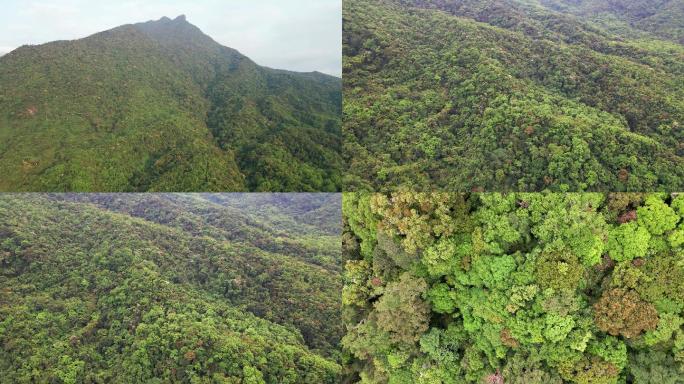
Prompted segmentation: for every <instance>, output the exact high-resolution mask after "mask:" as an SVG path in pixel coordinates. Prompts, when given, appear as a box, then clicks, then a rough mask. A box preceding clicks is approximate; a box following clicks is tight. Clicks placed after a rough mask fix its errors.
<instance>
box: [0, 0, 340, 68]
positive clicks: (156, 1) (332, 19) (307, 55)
mask: <svg viewBox="0 0 684 384" xmlns="http://www.w3.org/2000/svg"><path fill="white" fill-rule="evenodd" d="M3 5H4V7H3V8H4V9H3V12H2V13H1V14H0V56H2V55H4V54H6V53H9V52H11V51H12V50H14V49H16V48H18V47H20V46H22V45H38V44H44V43H48V42H51V41H56V40H75V39H81V38H84V37H87V36H90V35H92V34H94V33H97V32H101V31H105V30H109V29H112V28H115V27H117V26H120V25H123V24H134V23H139V22H145V21H149V20H159V19H160V18H162V17H164V16H166V17H169V18H171V19H174V18H176V17H177V16H179V15H185V16H186V17H187V20H188V22H190V23H192V24H194V25H195V26H197V27H198V28H200V29H201V30H202V31H203V32H204V33H206V34H207V35H209V36H210V37H212V38H213V39H214V40H216V41H217V42H218V43H220V44H222V45H225V46H227V47H230V48H234V49H237V50H238V51H240V52H241V53H243V54H245V55H246V56H248V57H249V58H251V59H252V60H254V61H255V62H257V63H258V64H260V65H264V66H268V67H272V68H278V69H286V70H291V71H298V72H312V71H319V72H323V73H326V74H330V75H334V76H337V77H340V76H341V75H342V62H341V55H342V54H341V45H342V35H341V31H342V3H341V0H291V1H288V2H287V3H285V2H283V1H281V0H261V1H259V2H258V3H257V2H252V1H248V0H230V1H220V0H198V1H195V2H192V3H188V2H186V1H179V0H176V1H161V0H150V1H141V0H124V1H120V2H102V3H95V4H92V3H90V2H88V1H85V0H33V1H18V0H9V1H6V3H5V4H3Z"/></svg>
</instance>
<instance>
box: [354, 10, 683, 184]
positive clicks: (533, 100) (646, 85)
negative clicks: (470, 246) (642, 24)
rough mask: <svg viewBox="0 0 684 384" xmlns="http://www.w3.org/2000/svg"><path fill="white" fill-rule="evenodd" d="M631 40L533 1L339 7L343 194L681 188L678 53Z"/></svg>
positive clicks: (640, 38)
mask: <svg viewBox="0 0 684 384" xmlns="http://www.w3.org/2000/svg"><path fill="white" fill-rule="evenodd" d="M577 3H581V2H577ZM586 3H589V2H586ZM679 22H680V23H681V20H679ZM630 28H631V27H630ZM632 29H634V28H632ZM634 31H636V30H635V29H634ZM634 34H636V35H634ZM634 34H626V33H622V34H619V33H618V32H615V31H614V30H609V29H607V28H606V27H605V26H604V25H602V24H600V23H597V22H592V21H590V20H588V19H587V18H584V17H581V16H578V15H576V14H573V13H570V12H566V13H560V12H557V11H554V10H552V8H551V7H550V6H543V5H541V4H539V3H538V2H535V1H518V0H505V1H488V0H485V1H479V0H478V1H474V0H472V1H470V0H469V1H451V0H396V1H395V0H381V1H368V0H351V1H348V2H345V7H344V34H343V36H344V41H343V43H344V46H343V53H344V68H343V70H344V76H343V78H344V92H345V105H344V129H343V131H344V137H345V142H344V149H343V153H344V157H345V159H346V160H347V162H348V164H347V173H346V174H345V175H346V178H345V180H346V181H345V185H346V186H347V188H348V189H350V190H356V189H396V188H398V187H412V188H414V189H421V190H432V189H446V190H455V191H470V190H482V189H484V190H496V191H501V190H523V191H537V190H542V189H547V188H548V189H551V190H573V191H579V190H612V191H622V190H630V191H643V190H660V189H669V190H678V189H681V187H682V186H684V130H682V127H681V122H682V121H683V118H684V86H683V84H684V64H682V63H684V60H682V59H683V58H684V47H682V46H681V45H680V44H677V43H676V42H670V41H668V40H666V39H664V38H657V37H655V36H654V35H651V34H649V33H646V32H643V33H640V32H639V31H636V32H634ZM633 35H634V36H633Z"/></svg>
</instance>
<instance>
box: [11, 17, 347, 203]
mask: <svg viewBox="0 0 684 384" xmlns="http://www.w3.org/2000/svg"><path fill="white" fill-rule="evenodd" d="M0 89H2V92H1V93H0V172H1V173H2V174H3V177H2V179H0V190H10V191H23V190H34V191H35V190H38V191H110V192H116V191H242V190H259V191H261V190H271V191H336V190H339V188H340V182H341V180H340V167H341V158H340V153H339V152H340V139H341V138H340V114H341V98H342V95H341V81H340V79H338V78H335V77H332V76H327V75H323V74H320V73H294V72H288V71H281V70H275V69H270V68H265V67H261V66H258V65H257V64H255V63H254V62H253V61H251V60H250V59H249V58H247V57H245V56H243V55H242V54H240V53H239V52H237V51H235V50H233V49H230V48H227V47H223V46H221V45H220V44H218V43H216V42H215V41H214V40H212V39H211V38H210V37H208V36H206V35H205V34H203V33H202V32H201V31H200V30H199V29H198V28H197V27H195V26H193V25H192V24H190V23H189V22H187V21H186V19H185V17H183V16H180V17H178V18H176V19H174V20H171V19H168V18H163V19H160V20H158V21H151V22H146V23H140V24H132V25H125V26H121V27H117V28H114V29H112V30H109V31H105V32H102V33H98V34H95V35H93V36H90V37H87V38H84V39H81V40H75V41H58V42H53V43H49V44H44V45H39V46H24V47H20V48H19V49H17V50H15V51H13V52H11V53H9V54H7V55H5V56H3V57H2V58H1V59H0Z"/></svg>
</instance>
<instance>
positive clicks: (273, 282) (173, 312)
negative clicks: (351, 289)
mask: <svg viewBox="0 0 684 384" xmlns="http://www.w3.org/2000/svg"><path fill="white" fill-rule="evenodd" d="M245 197H248V196H245ZM258 199H259V198H255V200H258ZM270 199H271V200H272V201H273V202H274V204H273V205H272V206H271V208H269V211H270V214H269V218H266V217H259V216H258V215H257V214H255V213H254V212H258V211H260V209H261V208H260V207H259V206H257V205H253V204H250V203H245V204H243V205H242V206H241V207H233V206H230V204H227V203H226V204H225V205H224V204H222V203H221V201H231V200H233V198H231V197H229V196H226V195H196V194H189V195H180V194H178V195H176V194H54V195H48V194H5V195H4V196H0V377H2V379H1V380H0V381H2V382H11V383H24V382H25V383H30V382H55V383H93V382H96V383H100V382H115V383H118V382H120V383H132V382H150V383H153V382H160V383H161V382H188V383H189V382H192V383H236V384H237V383H293V384H294V383H331V384H332V383H337V382H338V381H339V375H340V372H341V367H340V363H341V359H342V356H341V354H340V351H339V347H338V343H339V340H340V337H341V335H342V323H341V318H340V292H341V284H342V281H341V269H342V266H341V264H342V261H341V255H340V246H339V244H340V236H339V233H340V232H339V231H337V232H335V233H333V231H332V228H334V227H335V226H337V227H338V228H339V227H340V226H341V217H340V215H341V212H340V209H341V208H340V203H341V201H340V195H308V194H297V195H273V196H271V197H270ZM275 202H279V203H278V204H276V203H275ZM279 205H283V206H292V207H293V209H294V210H297V211H300V212H303V213H304V214H306V213H308V212H314V211H316V210H318V209H322V208H323V206H326V207H328V208H329V209H328V210H326V212H327V213H328V215H327V216H325V217H319V218H318V220H319V221H320V222H322V223H324V224H325V225H324V226H323V227H324V228H322V229H318V225H317V224H312V223H309V222H307V220H299V219H298V217H297V215H293V214H292V213H291V212H289V211H288V210H287V209H285V208H283V209H280V210H279V209H277V208H275V207H277V206H279ZM306 207H308V208H306ZM287 222H291V223H293V226H294V228H293V229H292V230H290V229H288V226H287V225H285V224H284V223H287ZM304 228H306V231H305V232H306V236H305V235H302V230H303V229H304ZM326 228H327V229H326Z"/></svg>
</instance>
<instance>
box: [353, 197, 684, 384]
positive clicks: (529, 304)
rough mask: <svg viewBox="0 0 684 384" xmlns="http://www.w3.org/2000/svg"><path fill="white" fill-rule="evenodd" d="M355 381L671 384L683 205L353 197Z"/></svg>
mask: <svg viewBox="0 0 684 384" xmlns="http://www.w3.org/2000/svg"><path fill="white" fill-rule="evenodd" d="M342 206H343V217H344V233H343V254H344V255H343V257H344V258H347V259H349V260H350V261H348V262H347V265H346V274H345V282H344V288H343V295H342V300H343V305H344V310H343V316H344V322H345V324H346V335H345V336H344V338H343V340H342V345H343V346H344V348H345V349H346V350H347V351H348V352H349V353H350V354H351V355H352V356H353V358H352V359H350V360H349V361H348V365H349V367H350V369H351V370H352V371H353V372H356V373H355V375H354V376H353V377H351V378H349V380H350V382H361V383H368V384H370V383H392V384H403V383H406V384H413V383H418V384H428V383H429V384H447V383H453V384H456V383H458V384H461V383H478V384H480V383H486V384H503V383H506V384H515V383H520V384H549V383H558V384H561V383H577V384H590V383H594V384H596V383H602V384H611V383H615V384H618V383H623V384H624V383H638V384H649V383H652V384H656V383H657V384H664V383H667V384H679V383H682V382H683V381H682V378H683V377H684V328H682V326H683V325H684V195H681V194H679V195H678V194H664V193H663V194H660V193H652V194H620V193H612V194H599V193H575V194H573V193H569V194H558V193H536V194H528V193H516V194H499V193H496V194H495V193H480V194H477V193H473V194H456V193H454V194H449V193H414V192H394V193H391V194H363V193H349V194H345V195H344V197H343V205H342Z"/></svg>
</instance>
